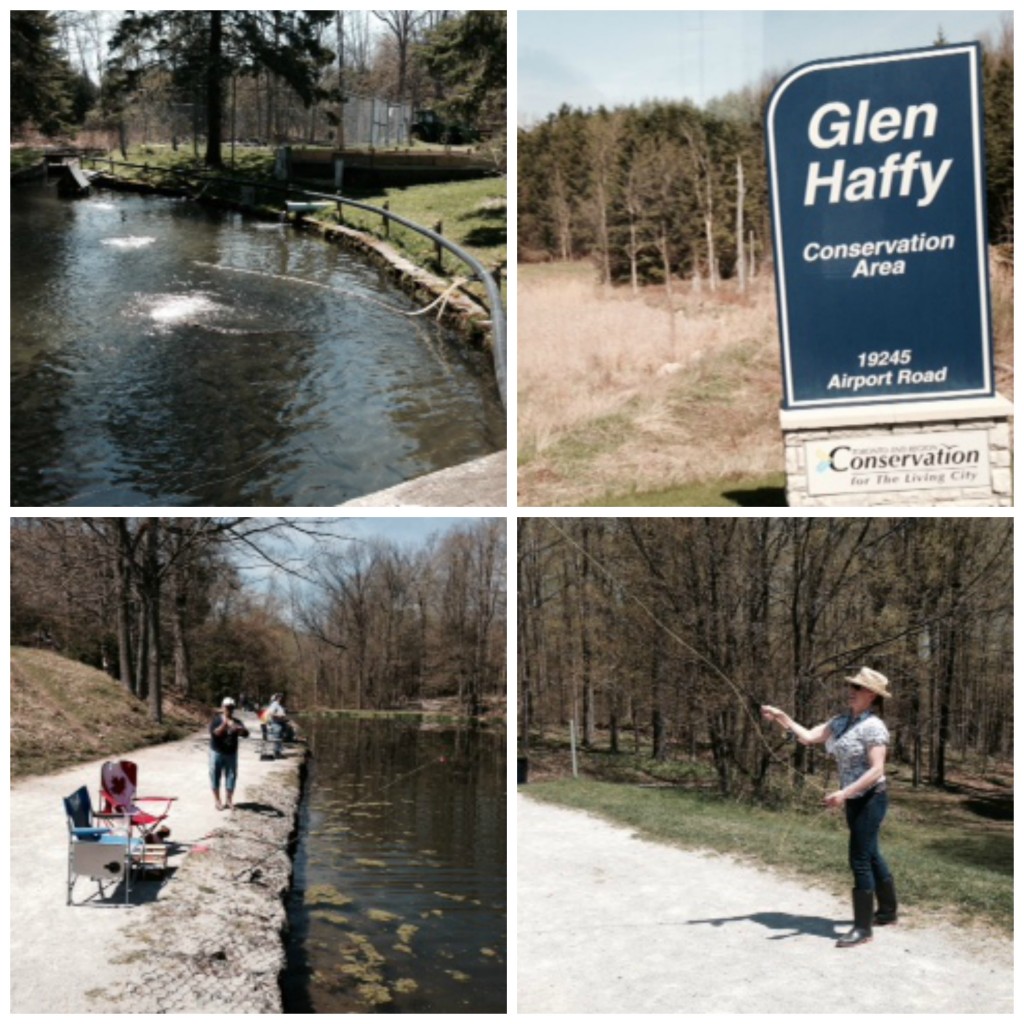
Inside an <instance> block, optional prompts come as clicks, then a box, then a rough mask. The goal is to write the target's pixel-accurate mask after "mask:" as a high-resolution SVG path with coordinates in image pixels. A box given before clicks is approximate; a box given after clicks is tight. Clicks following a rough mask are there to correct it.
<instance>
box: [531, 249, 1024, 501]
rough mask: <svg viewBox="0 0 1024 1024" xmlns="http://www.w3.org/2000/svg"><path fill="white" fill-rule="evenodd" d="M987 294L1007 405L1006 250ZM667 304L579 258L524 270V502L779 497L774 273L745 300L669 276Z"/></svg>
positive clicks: (1009, 323)
mask: <svg viewBox="0 0 1024 1024" xmlns="http://www.w3.org/2000/svg"><path fill="white" fill-rule="evenodd" d="M992 298H993V310H994V313H993V321H994V326H995V332H996V367H997V381H998V389H999V391H1000V393H1002V394H1003V395H1005V396H1006V397H1007V398H1012V397H1013V280H1012V256H1011V257H1010V263H1009V264H1006V263H1005V262H1004V263H1002V264H1000V263H998V262H994V265H993V279H992ZM674 307H675V311H674V313H673V314H672V315H670V314H669V311H668V305H667V302H666V297H665V292H664V289H663V288H661V287H657V288H655V287H649V288H646V289H644V290H642V291H641V293H640V294H639V295H638V296H633V295H632V293H631V292H630V290H629V288H628V287H626V288H614V289H610V288H605V289H602V288H601V287H600V286H599V285H597V284H596V272H595V270H594V268H593V266H592V265H590V264H587V263H572V264H566V263H562V264H550V263H549V264H542V265H537V264H534V265H529V264H526V265H522V264H521V265H520V268H519V299H518V307H517V310H518V331H517V345H518V387H519V394H518V397H519V416H518V450H519V470H518V499H519V504H520V505H526V506H567V505H587V504H614V505H626V504H678V505H734V504H745V505H759V504H779V503H781V502H780V500H779V499H780V492H779V488H781V487H783V486H784V476H783V461H782V440H781V435H780V433H779V421H778V409H779V400H780V393H781V380H780V374H779V347H778V333H777V329H776V317H775V290H774V283H773V281H772V279H771V278H770V277H767V276H763V277H760V278H759V279H757V280H755V281H754V282H753V286H752V288H751V289H750V292H749V294H748V295H747V296H746V297H743V296H740V295H739V294H738V293H737V291H736V288H735V285H734V283H733V282H724V283H723V284H722V285H721V286H720V287H719V289H718V291H717V292H716V293H715V294H711V293H710V292H709V291H708V290H707V288H706V287H705V289H704V291H703V292H700V293H695V292H694V291H693V290H692V289H691V288H690V286H689V285H687V284H683V283H682V282H677V283H676V289H675V295H674ZM659 494H666V495H668V496H669V498H668V500H667V501H660V500H659V498H658V495H659ZM633 496H636V497H637V498H638V499H639V500H636V501H634V500H632V498H633Z"/></svg>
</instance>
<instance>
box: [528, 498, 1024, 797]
mask: <svg viewBox="0 0 1024 1024" xmlns="http://www.w3.org/2000/svg"><path fill="white" fill-rule="evenodd" d="M518 577H519V578H518V587H519V596H518V602H519V603H518V608H519V661H518V687H519V728H520V742H521V744H522V745H523V746H524V747H526V748H527V749H528V748H529V745H530V744H531V743H532V742H536V741H538V740H540V739H541V738H542V737H543V736H544V735H545V733H546V732H547V731H549V730H554V731H555V732H556V733H557V732H559V731H564V730H565V728H566V725H567V723H568V722H569V721H570V720H574V721H576V723H577V725H578V728H579V735H580V737H581V739H582V742H583V744H584V746H587V747H594V748H596V747H598V746H600V747H601V748H602V749H607V750H610V751H612V752H618V751H624V750H625V749H627V747H628V749H630V750H634V751H640V750H643V751H644V752H646V753H649V754H650V756H651V757H652V758H653V759H654V760H655V761H668V760H670V759H673V760H681V761H684V762H687V761H688V762H692V763H694V764H704V765H707V766H709V768H713V771H714V776H715V778H716V779H717V785H718V788H719V791H720V792H721V793H722V794H724V795H733V794H737V793H748V794H753V795H755V796H757V797H760V798H766V797H767V796H768V795H769V794H771V793H778V792H780V791H782V790H785V789H786V788H787V787H788V786H789V784H790V783H791V782H792V781H794V780H795V781H798V780H799V779H800V777H801V776H802V774H805V773H813V772H816V771H824V770H825V763H824V761H822V759H821V754H820V752H818V751H816V750H815V749H814V748H807V747H803V746H798V745H788V744H787V743H786V741H785V739H782V738H780V737H779V735H778V732H777V730H776V731H775V732H774V733H768V732H763V731H762V725H761V722H760V718H759V715H758V707H759V705H760V704H763V703H769V704H773V705H775V706H778V707H781V708H783V709H785V710H787V711H788V712H789V713H790V714H792V716H793V718H794V719H795V720H796V721H798V722H800V723H802V724H804V725H807V726H811V725H814V724H817V723H819V722H823V721H826V720H827V719H829V718H830V717H831V716H832V715H833V714H836V713H838V712H840V711H842V710H843V703H844V698H845V689H844V687H845V682H844V681H845V679H846V678H847V677H848V676H849V675H852V674H853V673H854V672H856V671H857V669H858V668H859V667H860V666H861V665H868V666H870V667H872V668H874V669H876V670H878V671H881V672H883V673H884V674H885V675H886V676H888V678H889V680H890V689H891V690H892V692H893V695H894V699H893V700H892V701H887V702H886V707H885V720H886V723H887V725H888V727H889V730H890V733H891V734H892V738H893V742H892V747H891V751H890V760H891V762H892V763H893V764H894V765H897V766H903V768H905V770H906V771H907V774H908V776H909V777H910V778H911V780H912V782H913V784H915V785H918V784H924V783H934V784H937V785H941V784H943V783H944V782H945V780H946V777H947V771H948V768H949V765H950V764H951V763H952V762H953V760H954V759H957V760H958V761H962V760H963V759H973V760H974V762H975V763H983V762H984V761H985V759H988V758H994V759H999V758H1007V757H1010V756H1012V751H1013V522H1012V520H1009V519H977V518H966V519H953V518H914V519H895V518H886V517H876V518H834V519H767V518H766V519H761V518H757V519H753V518H743V519H736V518H715V519H707V518H692V519H669V518H658V519H635V518H628V519H627V518H621V519H557V520H556V519H541V518H536V519H535V518H528V519H521V520H520V521H519V543H518ZM786 765H788V766H789V767H790V768H791V769H792V772H793V773H794V774H793V777H792V779H791V778H790V777H789V772H788V771H786V770H785V768H784V767H782V766H786Z"/></svg>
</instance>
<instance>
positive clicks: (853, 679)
mask: <svg viewBox="0 0 1024 1024" xmlns="http://www.w3.org/2000/svg"><path fill="white" fill-rule="evenodd" d="M846 681H847V682H848V683H853V685H854V686H862V687H864V689H865V690H870V691H871V692H872V693H877V694H878V696H879V697H891V696H892V694H891V693H890V692H889V680H888V679H887V678H886V677H885V676H883V675H882V673H881V672H876V671H875V670H874V669H873V668H867V667H865V668H862V669H861V670H860V671H859V672H858V673H857V674H856V675H855V676H847V677H846Z"/></svg>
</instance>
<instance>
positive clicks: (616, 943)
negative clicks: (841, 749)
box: [517, 793, 1013, 1014]
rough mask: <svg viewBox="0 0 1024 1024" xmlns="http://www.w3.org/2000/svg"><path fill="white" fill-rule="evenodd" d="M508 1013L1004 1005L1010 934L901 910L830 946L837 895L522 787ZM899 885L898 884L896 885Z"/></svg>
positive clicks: (976, 1009)
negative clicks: (871, 929) (852, 939)
mask: <svg viewBox="0 0 1024 1024" xmlns="http://www.w3.org/2000/svg"><path fill="white" fill-rule="evenodd" d="M517 812H518V825H517V832H518V836H519V840H518V928H517V931H518V965H519V968H518V970H519V976H518V986H517V990H518V1009H519V1012H520V1013H623V1014H625V1013H630V1014H632V1013H715V1012H724V1013H810V1012H826V1013H829V1012H831V1013H870V1012H878V1013H1011V1012H1012V1011H1013V945H1012V942H1011V941H1010V940H1008V939H1001V938H992V937H988V936H985V935H981V934H977V933H974V932H967V931H965V930H963V929H958V928H955V927H953V926H951V925H948V924H941V923H932V922H927V924H926V922H925V918H924V915H923V914H922V913H920V912H915V911H914V910H913V908H910V909H909V910H908V912H907V914H906V919H905V920H901V922H900V923H899V924H898V925H896V926H892V927H888V928H879V929H877V930H876V932H875V938H874V941H873V942H871V943H869V944H867V945H864V946H858V947H856V948H853V949H837V948H836V947H835V938H836V935H837V933H838V932H840V931H846V930H847V928H848V927H849V922H850V908H849V906H848V902H847V901H844V900H840V899H838V898H837V897H836V896H835V895H833V894H831V893H829V892H828V891H826V890H823V889H817V888H812V887H811V886H810V885H808V884H804V883H801V882H798V881H793V880H789V879H787V878H784V877H783V876H781V875H779V874H776V873H773V872H770V871H766V870H759V869H757V868H754V867H751V866H749V865H745V864H741V863H739V862H738V861H736V860H734V859H732V858H730V857H727V856H723V855H720V854H714V853H696V852H692V851H687V850H681V849H677V848H675V847H672V846H667V845H661V844H658V843H652V842H648V841H646V840H643V839H639V838H637V837H636V836H635V835H634V834H633V833H632V832H630V830H628V829H625V828H621V827H618V826H614V825H611V824H608V823H607V822H605V821H602V820H600V819H598V818H595V817H593V816H591V815H588V814H584V813H581V812H579V811H573V810H566V809H564V808H560V807H553V806H550V805H547V804H543V803H540V802H538V801H535V800H531V799H529V798H528V797H527V796H524V795H523V793H520V794H519V796H518V799H517ZM897 881H898V880H897Z"/></svg>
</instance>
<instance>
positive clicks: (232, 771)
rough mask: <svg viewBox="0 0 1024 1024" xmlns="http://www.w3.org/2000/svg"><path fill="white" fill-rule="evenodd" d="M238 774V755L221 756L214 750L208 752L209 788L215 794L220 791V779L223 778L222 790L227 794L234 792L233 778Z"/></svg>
mask: <svg viewBox="0 0 1024 1024" xmlns="http://www.w3.org/2000/svg"><path fill="white" fill-rule="evenodd" d="M237 774H238V754H237V753H234V754H221V753H219V752H218V751H216V750H211V751H210V788H211V789H212V790H213V791H214V793H217V792H219V791H220V777H221V775H223V776H224V788H225V789H226V790H227V791H228V792H229V793H234V791H235V777H236V776H237Z"/></svg>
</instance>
